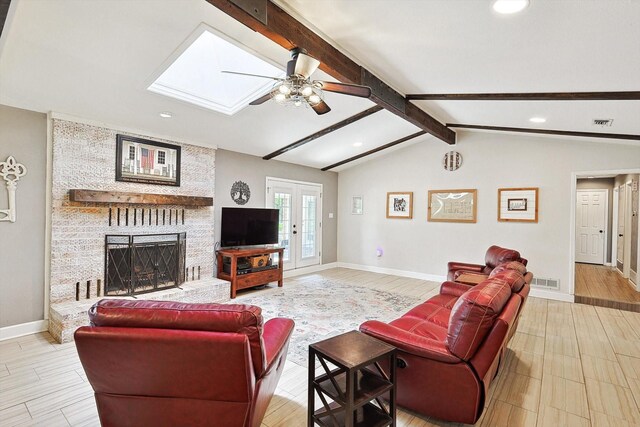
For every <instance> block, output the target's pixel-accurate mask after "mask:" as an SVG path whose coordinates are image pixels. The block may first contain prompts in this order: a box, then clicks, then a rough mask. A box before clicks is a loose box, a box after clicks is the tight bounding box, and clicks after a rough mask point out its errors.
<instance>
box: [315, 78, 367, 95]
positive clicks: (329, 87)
mask: <svg viewBox="0 0 640 427" xmlns="http://www.w3.org/2000/svg"><path fill="white" fill-rule="evenodd" d="M313 83H314V84H319V86H320V89H322V90H326V91H327V92H336V93H342V94H344V95H351V96H359V97H361V98H369V97H370V96H371V89H370V88H369V87H368V86H361V85H353V84H348V83H333V82H325V81H321V80H316V81H314V82H313Z"/></svg>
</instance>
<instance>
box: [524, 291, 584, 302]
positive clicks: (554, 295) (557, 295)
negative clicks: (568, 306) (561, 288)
mask: <svg viewBox="0 0 640 427" xmlns="http://www.w3.org/2000/svg"><path fill="white" fill-rule="evenodd" d="M529 295H530V296H532V297H535V298H544V299H551V300H555V301H564V302H575V297H574V296H573V295H570V294H563V293H562V292H553V291H547V290H544V289H536V288H531V291H530V292H529Z"/></svg>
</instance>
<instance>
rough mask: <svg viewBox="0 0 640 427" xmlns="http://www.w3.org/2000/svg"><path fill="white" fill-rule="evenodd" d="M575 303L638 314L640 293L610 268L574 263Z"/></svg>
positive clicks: (639, 310)
mask: <svg viewBox="0 0 640 427" xmlns="http://www.w3.org/2000/svg"><path fill="white" fill-rule="evenodd" d="M575 297H576V299H575V301H576V302H577V303H582V304H590V305H598V306H601V307H610V308H617V309H619V310H627V311H636V312H640V292H637V291H636V290H635V289H634V288H633V285H632V284H631V283H630V282H629V281H628V280H627V279H625V278H623V277H622V276H621V275H620V273H618V272H617V271H616V270H615V269H613V268H611V267H605V266H603V265H594V264H582V263H576V289H575Z"/></svg>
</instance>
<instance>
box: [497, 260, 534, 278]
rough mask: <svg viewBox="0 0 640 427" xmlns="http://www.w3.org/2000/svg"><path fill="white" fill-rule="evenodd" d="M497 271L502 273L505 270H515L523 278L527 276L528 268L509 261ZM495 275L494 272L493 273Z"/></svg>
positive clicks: (519, 263)
mask: <svg viewBox="0 0 640 427" xmlns="http://www.w3.org/2000/svg"><path fill="white" fill-rule="evenodd" d="M495 270H498V272H500V271H505V270H515V271H517V272H518V273H520V274H522V275H523V276H524V275H525V274H527V267H526V266H525V265H524V264H523V263H521V262H519V261H509V262H504V263H502V264H500V265H499V266H497V267H496V268H495V269H494V271H495ZM492 273H493V271H492Z"/></svg>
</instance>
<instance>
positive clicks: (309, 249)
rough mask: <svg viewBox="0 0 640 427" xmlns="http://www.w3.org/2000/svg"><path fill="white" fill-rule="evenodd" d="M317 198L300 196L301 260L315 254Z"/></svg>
mask: <svg viewBox="0 0 640 427" xmlns="http://www.w3.org/2000/svg"><path fill="white" fill-rule="evenodd" d="M316 199H317V197H316V196H312V195H303V196H302V236H301V237H302V258H308V257H312V256H315V253H316V202H317V200H316Z"/></svg>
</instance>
